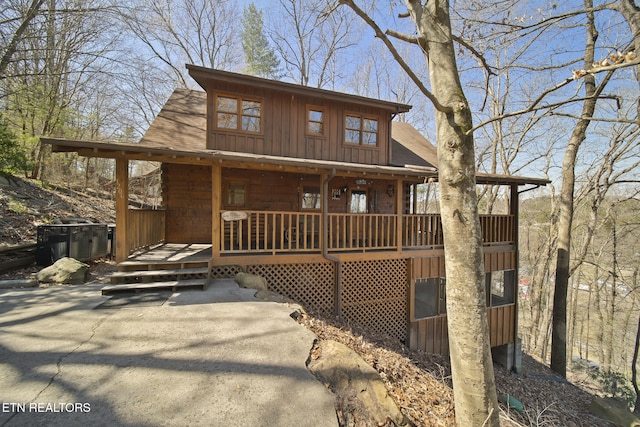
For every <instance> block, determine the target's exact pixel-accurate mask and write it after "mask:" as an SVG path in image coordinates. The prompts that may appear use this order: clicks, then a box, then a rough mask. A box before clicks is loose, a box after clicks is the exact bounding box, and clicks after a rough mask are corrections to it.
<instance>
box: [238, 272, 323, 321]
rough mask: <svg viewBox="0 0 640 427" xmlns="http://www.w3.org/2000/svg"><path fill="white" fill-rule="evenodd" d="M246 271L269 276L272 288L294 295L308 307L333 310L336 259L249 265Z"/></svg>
mask: <svg viewBox="0 0 640 427" xmlns="http://www.w3.org/2000/svg"><path fill="white" fill-rule="evenodd" d="M247 273H252V274H258V275H260V276H262V277H264V278H265V279H266V280H267V284H268V286H269V289H270V290H272V291H274V292H277V293H279V294H281V295H284V296H286V297H289V298H291V299H292V300H294V301H296V302H298V303H300V304H302V306H304V307H306V308H307V309H309V310H315V311H320V312H325V313H333V311H334V308H335V298H334V289H335V285H334V283H335V267H334V265H333V263H328V262H327V263H314V264H273V265H250V266H247Z"/></svg>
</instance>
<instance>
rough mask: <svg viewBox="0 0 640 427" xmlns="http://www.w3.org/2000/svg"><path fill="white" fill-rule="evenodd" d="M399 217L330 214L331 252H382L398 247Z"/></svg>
mask: <svg viewBox="0 0 640 427" xmlns="http://www.w3.org/2000/svg"><path fill="white" fill-rule="evenodd" d="M397 221H398V217H397V216H396V215H389V214H329V236H330V238H329V246H328V248H329V250H335V251H353V250H380V249H396V248H397V247H398V243H397V242H398V239H397V234H398V233H397V231H396V224H397Z"/></svg>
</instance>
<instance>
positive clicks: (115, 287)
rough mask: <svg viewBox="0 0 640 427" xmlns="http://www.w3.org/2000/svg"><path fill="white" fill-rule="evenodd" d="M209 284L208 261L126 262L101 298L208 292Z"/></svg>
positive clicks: (114, 275)
mask: <svg viewBox="0 0 640 427" xmlns="http://www.w3.org/2000/svg"><path fill="white" fill-rule="evenodd" d="M208 284H209V267H208V262H207V261H176V262H170V261H125V262H121V263H120V264H118V271H116V272H115V273H112V274H111V284H110V285H107V286H105V287H104V288H102V295H108V294H114V293H118V292H142V291H157V290H171V291H176V290H178V289H185V288H197V289H206V288H207V286H208Z"/></svg>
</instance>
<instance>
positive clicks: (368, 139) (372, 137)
mask: <svg viewBox="0 0 640 427" xmlns="http://www.w3.org/2000/svg"><path fill="white" fill-rule="evenodd" d="M362 144H363V145H377V144H378V134H377V133H371V132H363V133H362Z"/></svg>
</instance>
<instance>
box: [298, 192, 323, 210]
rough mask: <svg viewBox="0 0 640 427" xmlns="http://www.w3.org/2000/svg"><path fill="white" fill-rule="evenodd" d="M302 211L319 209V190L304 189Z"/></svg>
mask: <svg viewBox="0 0 640 427" xmlns="http://www.w3.org/2000/svg"><path fill="white" fill-rule="evenodd" d="M302 209H320V188H318V187H304V190H303V193H302Z"/></svg>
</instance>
